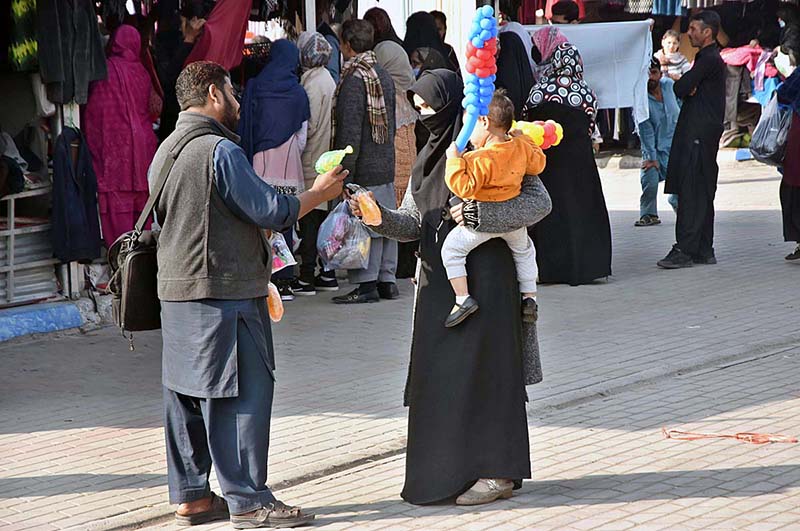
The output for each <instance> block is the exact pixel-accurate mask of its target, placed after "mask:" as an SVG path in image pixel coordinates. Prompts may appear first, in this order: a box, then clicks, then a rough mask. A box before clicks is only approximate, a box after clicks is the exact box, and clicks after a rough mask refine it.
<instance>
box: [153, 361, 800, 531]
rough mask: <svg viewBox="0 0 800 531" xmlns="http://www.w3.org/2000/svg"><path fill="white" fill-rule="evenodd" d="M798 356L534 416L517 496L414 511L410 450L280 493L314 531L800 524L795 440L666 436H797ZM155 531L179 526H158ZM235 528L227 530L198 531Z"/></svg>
mask: <svg viewBox="0 0 800 531" xmlns="http://www.w3.org/2000/svg"><path fill="white" fill-rule="evenodd" d="M798 373H800V349H794V350H793V351H789V352H786V353H783V354H778V355H773V356H770V357H768V358H765V359H760V360H755V361H752V362H749V363H744V364H738V365H734V366H731V367H729V368H722V367H719V368H715V369H714V370H709V371H706V372H699V373H694V374H690V375H687V376H684V377H677V378H672V379H669V380H667V381H663V382H661V383H660V384H658V385H655V386H649V387H646V388H642V389H639V390H636V391H633V392H627V393H623V394H620V395H618V396H615V397H613V398H610V399H605V400H597V401H594V402H592V403H590V404H586V405H583V406H579V407H575V408H572V409H569V410H565V411H553V412H551V413H549V414H547V415H544V416H536V417H535V418H532V421H531V428H530V436H531V461H532V464H533V470H534V472H533V475H534V479H533V480H532V481H527V482H525V483H524V484H523V487H522V489H521V490H520V491H518V492H517V493H516V495H515V496H514V497H513V498H512V499H511V500H508V501H500V502H497V503H494V504H490V505H486V506H482V507H473V508H461V507H456V506H454V505H437V506H428V507H416V506H413V505H409V504H406V503H404V502H403V501H402V500H401V499H400V498H399V492H400V490H401V488H402V484H403V475H404V459H403V457H402V456H398V457H394V458H390V459H385V460H382V461H379V462H377V463H370V464H367V465H364V466H361V467H358V468H356V469H353V470H349V471H347V472H345V473H341V474H336V475H333V476H331V477H326V478H323V479H319V480H316V481H312V482H309V483H304V484H302V485H299V486H297V487H295V488H290V489H287V490H285V491H283V492H280V497H281V499H283V500H286V501H287V502H289V503H292V504H300V505H302V506H303V507H305V508H308V509H310V510H311V511H314V512H316V513H317V514H318V516H317V521H316V525H315V526H314V528H313V529H320V530H321V531H322V530H324V531H327V530H331V531H333V530H345V529H353V530H365V531H366V530H370V531H373V530H378V529H386V530H389V529H391V530H407V529H458V530H464V531H479V530H483V529H488V530H493V531H498V530H502V531H512V530H519V529H536V530H576V531H583V530H608V531H612V530H613V531H617V530H624V529H634V528H635V529H637V530H642V531H644V530H647V531H655V530H659V529H674V530H683V529H715V530H723V529H730V530H737V531H768V530H773V529H786V530H790V529H798V528H800V451H798V450H800V447H799V446H800V445H797V444H768V445H753V444H748V443H743V442H739V441H734V440H724V439H713V440H712V439H709V440H701V441H677V440H665V439H664V438H663V436H662V434H661V428H662V427H665V426H666V427H669V428H679V429H681V430H690V431H701V432H705V433H708V432H719V433H736V432H742V431H758V432H768V433H780V434H792V435H800V395H798V394H797V374H798ZM150 529H152V530H155V529H161V530H164V531H177V530H179V529H181V528H179V527H177V526H174V525H166V524H162V525H160V526H158V527H153V528H150ZM228 529H232V528H231V527H230V525H229V524H227V523H226V522H221V523H215V524H208V525H205V526H199V527H198V528H197V530H198V531H221V530H228Z"/></svg>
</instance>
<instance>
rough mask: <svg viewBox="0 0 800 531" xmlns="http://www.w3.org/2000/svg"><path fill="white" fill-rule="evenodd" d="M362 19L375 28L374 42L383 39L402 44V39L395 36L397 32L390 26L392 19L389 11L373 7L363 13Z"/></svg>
mask: <svg viewBox="0 0 800 531" xmlns="http://www.w3.org/2000/svg"><path fill="white" fill-rule="evenodd" d="M364 20H366V21H367V22H369V23H370V24H372V27H373V28H374V29H375V44H376V45H378V44H380V43H382V42H384V41H392V42H396V43H397V44H399V45H401V46H402V45H403V41H402V40H401V39H400V37H398V36H397V32H396V31H395V30H394V26H392V19H391V18H389V13H387V12H386V11H384V10H383V9H381V8H380V7H373V8H371V9H368V10H367V12H366V13H364Z"/></svg>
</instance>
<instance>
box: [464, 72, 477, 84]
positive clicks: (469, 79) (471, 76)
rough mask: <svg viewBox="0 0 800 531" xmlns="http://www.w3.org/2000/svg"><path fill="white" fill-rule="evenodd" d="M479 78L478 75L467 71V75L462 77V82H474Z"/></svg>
mask: <svg viewBox="0 0 800 531" xmlns="http://www.w3.org/2000/svg"><path fill="white" fill-rule="evenodd" d="M479 79H480V78H479V77H478V76H476V75H475V74H469V73H467V76H466V77H465V78H464V83H465V84H469V83H473V84H475V83H477V82H478V80H479Z"/></svg>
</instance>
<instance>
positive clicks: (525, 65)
mask: <svg viewBox="0 0 800 531" xmlns="http://www.w3.org/2000/svg"><path fill="white" fill-rule="evenodd" d="M498 41H499V46H498V52H497V80H496V81H495V82H494V84H495V86H496V87H497V88H501V89H505V91H506V95H507V96H508V98H509V99H510V100H511V101H512V102H513V103H514V117H515V118H516V119H517V120H521V119H522V108H523V106H524V105H525V100H527V99H528V94H530V91H531V87H532V86H533V70H531V63H530V61H529V60H528V57H527V52H526V51H525V46H523V45H522V41H521V40H520V38H519V35H517V34H516V33H513V32H510V31H508V32H504V33H501V34H500V35H499V36H498Z"/></svg>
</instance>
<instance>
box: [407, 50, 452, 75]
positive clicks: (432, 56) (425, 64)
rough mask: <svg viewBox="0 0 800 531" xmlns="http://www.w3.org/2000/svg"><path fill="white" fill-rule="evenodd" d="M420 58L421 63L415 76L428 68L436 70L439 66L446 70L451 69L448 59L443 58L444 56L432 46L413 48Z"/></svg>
mask: <svg viewBox="0 0 800 531" xmlns="http://www.w3.org/2000/svg"><path fill="white" fill-rule="evenodd" d="M414 51H415V52H416V53H417V54H418V55H419V57H420V59H422V65H421V66H420V67H419V72H416V75H417V78H419V76H421V75H422V74H423V72H427V71H428V70H438V69H440V68H444V69H446V70H453V66H452V65H451V64H450V61H448V60H447V59H445V57H444V56H443V55H442V54H441V53H439V51H438V50H436V49H434V48H428V47H427V46H426V47H423V48H417V49H416V50H414Z"/></svg>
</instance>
